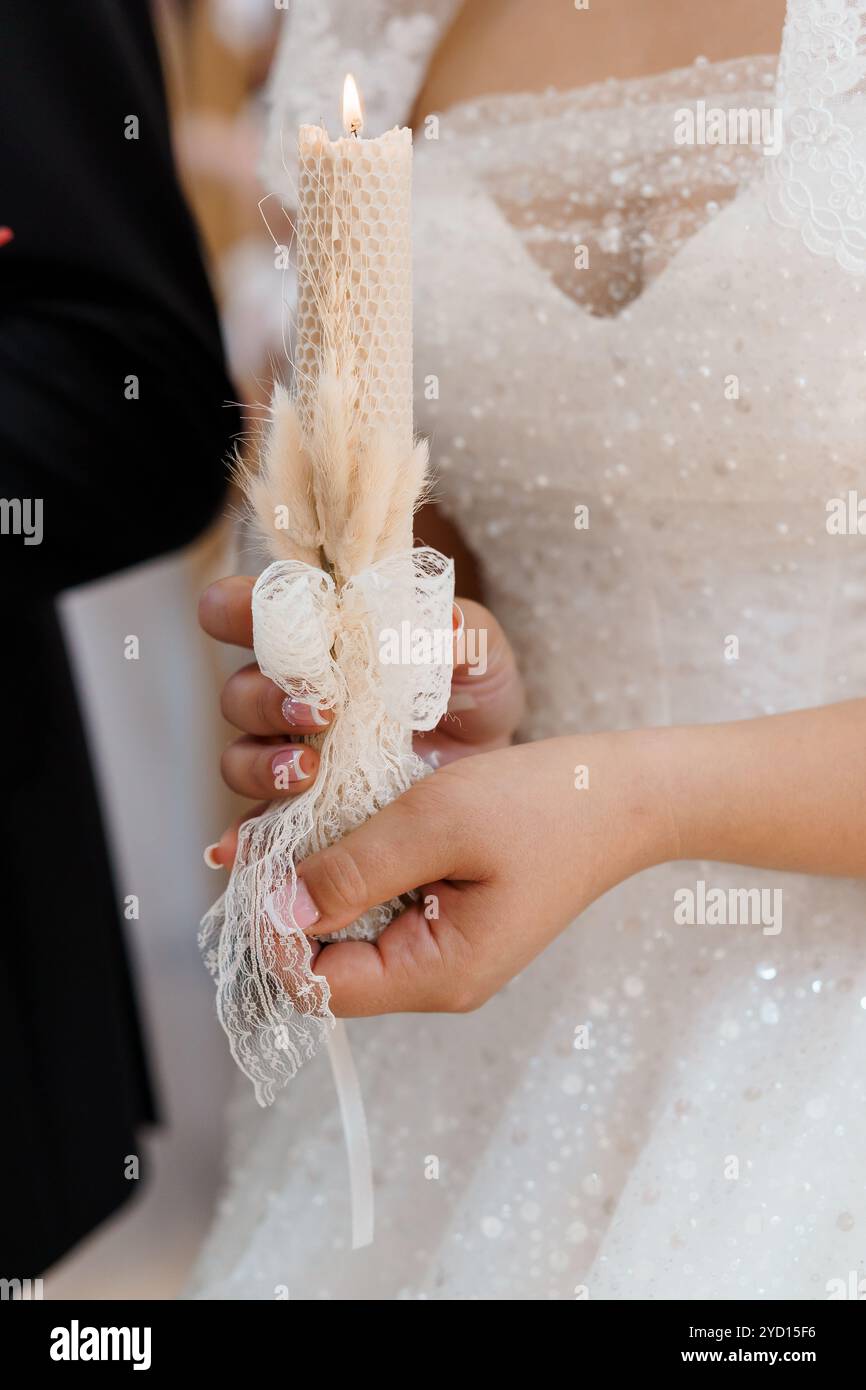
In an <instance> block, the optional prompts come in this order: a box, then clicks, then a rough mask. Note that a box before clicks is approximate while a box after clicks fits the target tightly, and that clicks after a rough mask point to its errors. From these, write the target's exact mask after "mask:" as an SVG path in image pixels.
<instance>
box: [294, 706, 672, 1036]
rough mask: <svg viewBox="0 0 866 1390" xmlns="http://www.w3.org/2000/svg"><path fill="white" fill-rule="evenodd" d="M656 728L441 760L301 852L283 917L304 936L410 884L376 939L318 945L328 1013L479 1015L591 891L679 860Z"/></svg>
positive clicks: (335, 925) (331, 927) (346, 920)
mask: <svg viewBox="0 0 866 1390" xmlns="http://www.w3.org/2000/svg"><path fill="white" fill-rule="evenodd" d="M663 734H664V731H650V732H636V733H622V734H620V733H613V734H594V735H590V736H588V737H583V738H580V737H572V738H559V739H549V740H545V741H543V742H539V743H531V744H525V745H522V746H520V747H515V748H505V749H502V750H499V751H496V752H491V753H482V754H480V755H479V756H477V757H472V758H467V759H465V760H463V761H459V762H454V763H451V764H450V765H449V766H448V767H445V768H443V769H442V770H441V771H439V772H436V773H434V775H433V776H432V777H428V778H426V779H424V780H423V781H421V782H419V783H417V784H416V785H415V786H414V787H412V788H411V789H410V790H409V791H408V792H406V793H404V795H403V796H401V797H399V798H398V799H397V800H396V801H395V802H393V803H392V804H391V805H390V806H387V807H386V808H385V809H384V810H383V811H380V812H379V813H378V815H376V816H374V817H373V818H372V820H370V821H368V822H367V823H366V824H365V825H363V826H361V827H360V828H359V829H357V830H355V831H353V832H352V833H351V834H350V835H347V836H346V837H345V838H344V839H343V840H341V841H340V842H339V843H338V844H336V845H332V846H331V847H330V848H329V849H326V850H322V851H321V852H320V853H318V854H314V855H311V856H310V857H309V858H308V859H306V860H305V861H304V862H303V863H302V864H301V865H299V868H298V888H297V892H296V895H295V899H294V904H293V909H292V915H293V920H294V925H295V926H296V927H299V928H301V929H302V930H305V931H306V932H308V933H309V934H310V935H311V936H317V937H318V936H321V935H323V934H328V933H330V932H334V931H337V930H339V929H340V928H342V927H346V926H348V925H349V924H350V923H351V922H353V921H354V920H355V919H356V918H358V917H360V916H361V914H362V913H363V912H364V911H365V910H366V909H368V908H370V907H374V906H375V905H376V904H378V903H382V902H386V901H388V900H389V899H391V898H393V897H396V896H398V895H400V894H403V893H406V892H407V891H409V890H410V889H413V888H420V897H419V899H418V901H417V903H415V904H413V905H412V906H410V907H409V908H407V909H406V911H404V912H403V913H402V914H401V916H400V917H398V918H396V919H395V920H394V921H393V922H392V923H391V924H390V925H389V926H388V927H386V928H385V930H384V932H383V933H382V935H381V936H380V937H379V939H378V940H377V941H376V942H375V943H371V942H365V941H345V942H335V943H333V944H324V945H323V946H322V947H321V949H319V951H318V953H317V955H316V958H315V960H316V963H315V971H316V974H317V975H322V976H324V977H325V978H326V979H327V980H328V983H329V985H330V990H331V995H330V1005H331V1009H332V1010H333V1012H334V1013H335V1014H337V1015H342V1016H348V1017H355V1016H361V1015H367V1014H381V1013H402V1012H407V1011H409V1012H416V1011H436V1012H465V1011H467V1010H470V1009H475V1008H477V1007H479V1005H481V1004H483V1003H484V1002H485V1001H486V1000H487V999H489V998H490V997H491V995H493V994H495V993H496V991H497V990H499V989H500V988H501V987H502V985H503V984H505V983H506V982H507V981H508V980H510V979H511V978H512V977H513V976H514V975H516V974H517V973H518V972H519V971H521V970H522V969H523V968H524V967H525V966H526V965H527V964H528V963H529V961H531V960H532V959H533V957H534V956H536V955H537V954H538V953H539V952H540V951H541V950H543V948H544V947H545V946H546V945H547V944H548V943H549V942H550V941H551V939H552V938H553V937H554V936H556V935H557V934H558V933H559V932H560V931H561V930H562V928H563V927H564V926H566V924H567V923H568V922H570V921H571V920H572V919H573V918H574V917H575V916H577V914H578V913H579V912H581V911H582V909H583V908H584V907H586V906H587V904H588V903H590V902H591V901H593V899H595V898H597V897H598V896H599V895H600V894H601V893H603V892H605V891H606V890H607V889H608V888H610V887H612V886H613V885H614V884H615V883H617V882H619V881H620V880H622V879H624V878H627V877H628V876H629V875H631V874H633V873H636V872H637V871H638V870H640V869H643V868H646V867H648V866H649V865H651V864H654V863H659V862H662V861H663V860H666V859H669V858H673V857H675V854H676V848H677V840H676V831H675V827H674V824H673V821H672V818H671V815H670V810H669V805H668V801H667V796H666V792H665V777H664V748H663V743H662V739H663ZM580 767H586V768H588V770H589V779H590V787H591V789H589V788H587V787H585V786H584V782H585V778H584V777H583V776H582V775H581V774H578V775H577V776H576V769H577V768H580Z"/></svg>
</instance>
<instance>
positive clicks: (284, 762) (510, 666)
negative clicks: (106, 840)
mask: <svg viewBox="0 0 866 1390" xmlns="http://www.w3.org/2000/svg"><path fill="white" fill-rule="evenodd" d="M254 583H255V580H254V579H252V578H249V577H234V578H230V579H220V580H218V581H217V582H216V583H215V584H212V585H211V586H210V588H209V589H207V590H206V591H205V593H204V594H203V595H202V598H201V602H200V605H199V621H200V623H201V626H202V627H203V628H204V630H205V632H207V633H209V634H210V636H211V637H215V638H217V640H218V641H220V642H227V643H231V644H233V645H235V646H239V647H252V645H253V633H252V611H251V599H252V590H253V584H254ZM460 607H461V612H462V615H463V623H464V628H465V638H464V643H463V646H462V651H461V648H460V646H459V645H458V649H457V650H458V652H460V654H461V655H465V656H466V657H467V658H468V660H467V661H466V662H464V663H463V664H462V665H455V667H454V673H453V679H452V685H451V701H450V704H449V710H448V713H447V714H446V715H445V716H444V718H443V719H442V721H441V722H440V724H439V726H438V727H437V728H436V729H434V730H432V731H431V732H430V733H428V734H418V735H416V738H415V747H416V750H417V752H418V753H419V754H420V756H421V757H422V758H424V759H425V761H427V762H429V763H430V765H431V766H432V767H434V768H438V767H443V766H444V765H446V764H447V763H450V762H453V761H454V760H455V759H457V758H462V757H465V756H466V755H467V754H470V753H477V752H482V751H485V750H488V749H494V748H502V747H504V746H506V745H507V744H508V743H510V741H511V739H512V737H513V735H514V731H515V729H516V728H517V724H518V721H519V719H520V714H521V710H522V705H523V691H522V685H521V681H520V677H519V675H518V673H517V668H516V665H515V662H514V657H513V655H512V652H511V648H510V647H509V645H508V641H507V639H506V637H505V635H504V633H503V631H502V629H501V627H500V626H499V624H498V623H497V621H496V619H495V618H494V617H493V616H492V615H491V614H490V613H488V611H487V610H486V609H485V608H482V606H481V605H480V604H478V603H474V602H472V601H470V600H465V601H461V605H460ZM470 638H471V640H469V639H470ZM482 653H483V656H484V660H483V661H482V660H481V655H482ZM221 707H222V712H223V715H224V717H225V719H226V720H227V721H228V722H229V723H230V724H233V725H234V726H235V727H236V728H238V729H240V730H241V733H242V736H241V737H240V738H237V739H235V740H234V741H233V742H232V743H230V744H229V745H228V747H227V748H226V749H225V751H224V752H223V755H222V765H221V770H222V775H223V778H224V780H225V781H226V782H227V783H228V785H229V786H230V787H231V788H232V790H233V791H236V792H239V793H240V795H241V796H248V797H251V798H253V799H255V800H257V801H263V802H265V803H267V802H270V801H273V800H275V799H276V798H278V797H285V796H297V795H299V793H301V792H304V791H306V790H307V789H308V788H309V787H310V786H311V785H312V783H313V782H314V781H315V777H316V773H317V771H318V766H319V755H318V753H317V752H316V750H315V748H312V747H310V746H309V745H307V744H303V743H299V742H296V741H294V740H297V739H299V738H300V737H301V736H302V735H304V734H312V733H321V732H322V729H323V728H327V725H328V724H329V723H330V720H331V715H330V714H328V713H327V712H320V711H319V710H317V709H316V708H315V707H312V708H311V707H310V706H309V705H304V704H300V703H299V702H297V701H288V700H287V699H286V698H285V696H284V694H283V691H281V690H280V688H279V687H278V686H277V685H275V684H274V683H273V681H271V680H269V679H268V678H267V677H266V676H263V675H262V673H261V671H260V670H259V668H258V666H257V665H256V663H255V662H252V663H250V664H249V665H247V666H243V667H242V668H241V669H240V670H239V671H236V672H235V673H234V675H232V676H230V677H229V679H228V680H227V681H226V683H225V685H224V686H223V690H222V699H221ZM259 809H263V807H262V808H258V807H257V808H256V809H255V810H254V811H252V812H248V813H247V815H245V816H244V817H243V818H242V819H243V820H248V819H249V818H250V815H251V814H252V815H255V814H257V813H258V810H259ZM240 823H241V822H238V823H237V825H235V826H233V827H231V829H229V830H226V831H225V833H224V834H223V835H222V837H221V839H220V840H219V842H218V843H217V844H215V845H210V846H209V847H208V849H207V850H206V851H205V858H206V859H207V862H208V863H209V864H210V865H211V866H212V867H225V868H228V867H230V865H231V863H232V861H233V859H234V855H235V850H236V847H237V830H238V825H239V824H240Z"/></svg>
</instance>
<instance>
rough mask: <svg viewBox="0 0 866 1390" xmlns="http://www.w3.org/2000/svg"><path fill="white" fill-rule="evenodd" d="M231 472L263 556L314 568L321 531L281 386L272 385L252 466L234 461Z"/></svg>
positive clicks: (292, 413)
mask: <svg viewBox="0 0 866 1390" xmlns="http://www.w3.org/2000/svg"><path fill="white" fill-rule="evenodd" d="M235 476H236V478H237V481H238V483H239V485H240V486H241V487H242V489H243V491H244V495H245V496H246V499H247V502H248V504H249V508H250V513H251V516H252V520H253V522H254V523H255V526H256V530H257V531H258V533H259V535H260V536H261V538H262V540H263V542H264V544H265V546H266V547H267V550H268V553H269V555H270V556H271V557H272V558H273V559H274V560H301V561H303V562H304V564H307V565H315V566H319V565H320V564H321V555H320V553H319V552H320V547H321V545H322V533H321V528H320V526H319V520H318V515H317V511H316V502H315V493H314V484H313V467H312V463H311V460H310V457H309V454H308V451H307V450H306V449H305V447H304V440H303V436H302V434H301V428H300V423H299V421H298V414H297V410H296V409H295V405H294V402H293V401H292V400H291V398H290V396H289V393H288V391H286V389H285V387H284V386H280V385H278V384H276V383H275V384H274V391H273V395H272V397H271V407H270V420H269V422H268V426H267V429H266V432H265V435H264V439H263V441H262V445H261V448H260V450H259V458H258V468H257V469H254V468H251V467H250V466H249V465H248V464H246V463H244V462H243V461H238V464H237V466H236V469H235Z"/></svg>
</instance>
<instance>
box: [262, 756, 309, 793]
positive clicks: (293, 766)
mask: <svg viewBox="0 0 866 1390" xmlns="http://www.w3.org/2000/svg"><path fill="white" fill-rule="evenodd" d="M311 761H312V758H311V756H310V754H309V753H308V751H307V749H306V748H284V749H283V750H282V752H281V753H277V755H276V757H274V758H272V759H271V772H272V773H273V774H274V782H275V784H276V786H278V787H284V786H285V785H286V783H287V782H303V781H304V780H305V778H307V777H309V775H310V772H311V770H312V769H311V768H310V766H309V764H310V762H311Z"/></svg>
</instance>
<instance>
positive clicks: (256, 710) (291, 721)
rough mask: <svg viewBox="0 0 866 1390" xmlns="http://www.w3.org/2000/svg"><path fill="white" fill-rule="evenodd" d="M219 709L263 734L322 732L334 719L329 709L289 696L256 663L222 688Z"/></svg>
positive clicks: (249, 729) (237, 723) (237, 724)
mask: <svg viewBox="0 0 866 1390" xmlns="http://www.w3.org/2000/svg"><path fill="white" fill-rule="evenodd" d="M220 708H221V710H222V713H223V718H224V719H227V720H228V722H229V724H234V725H235V727H236V728H238V729H243V731H244V733H246V734H256V735H258V736H260V737H266V736H268V735H279V736H281V737H285V735H286V733H287V732H291V733H296V734H312V733H321V732H322V730H323V729H326V728H327V727H328V725H329V724H330V722H331V719H332V718H333V716H332V714H331V712H330V711H329V710H320V709H319V708H318V707H317V705H315V704H312V705H311V704H305V703H304V702H303V701H301V700H291V699H289V697H288V696H287V695H286V693H285V691H284V690H281V689H280V687H279V686H278V685H275V684H274V682H273V681H272V680H269V679H268V677H267V676H263V675H262V673H261V671H260V670H259V668H258V666H257V665H256V663H255V662H251V663H250V665H249V666H242V667H241V669H240V670H239V671H235V673H234V675H232V676H229V678H228V680H227V681H226V683H225V685H224V686H223V688H222V694H221V696H220Z"/></svg>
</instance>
